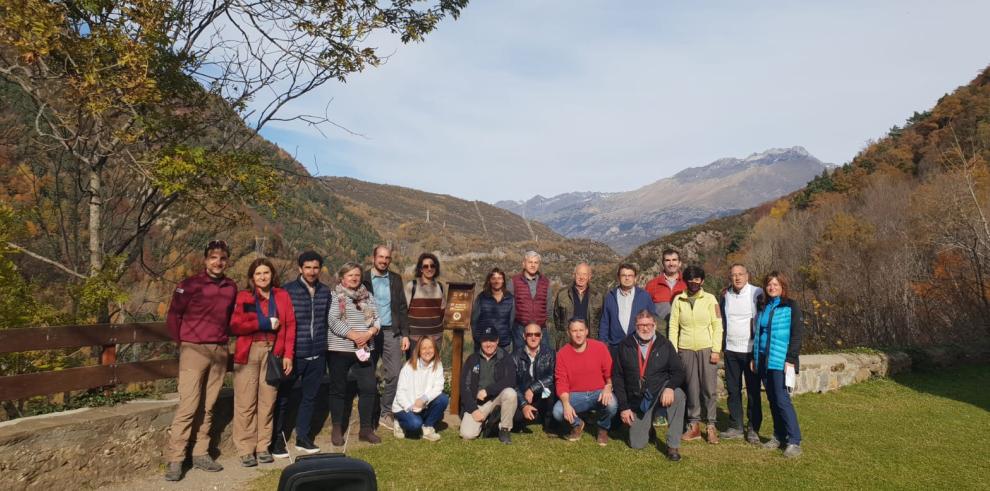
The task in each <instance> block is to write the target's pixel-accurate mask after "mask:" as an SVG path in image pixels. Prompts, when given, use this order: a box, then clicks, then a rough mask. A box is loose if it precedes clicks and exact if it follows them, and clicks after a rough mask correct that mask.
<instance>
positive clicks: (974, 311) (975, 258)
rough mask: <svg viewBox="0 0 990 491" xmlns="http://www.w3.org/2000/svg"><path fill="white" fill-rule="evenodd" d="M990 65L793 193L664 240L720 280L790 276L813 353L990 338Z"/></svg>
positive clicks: (641, 256) (651, 249)
mask: <svg viewBox="0 0 990 491" xmlns="http://www.w3.org/2000/svg"><path fill="white" fill-rule="evenodd" d="M988 162H990V68H988V69H986V70H984V71H983V72H982V73H980V74H979V76H977V77H976V79H974V80H973V81H972V82H971V83H969V84H968V85H965V86H962V87H960V88H958V89H957V90H956V91H955V92H953V93H952V94H947V95H945V96H944V97H942V98H941V99H939V101H938V103H937V104H936V105H935V106H934V107H933V108H931V110H929V111H925V112H922V113H918V112H916V113H914V114H913V115H912V116H911V117H910V118H908V119H907V121H906V122H905V123H904V125H903V126H901V125H898V126H894V127H893V128H891V130H890V131H889V133H888V134H887V135H886V136H884V137H882V138H880V139H879V140H877V141H875V142H872V143H871V144H870V145H868V146H867V147H866V148H865V149H864V150H863V151H861V152H860V153H859V154H858V155H857V156H856V157H855V158H854V159H853V160H852V161H851V162H850V163H848V164H846V165H844V166H842V167H841V168H839V169H837V170H835V171H834V172H832V173H831V174H827V175H823V176H820V177H818V178H816V179H814V180H813V181H812V182H811V183H809V185H808V186H807V187H806V188H805V189H803V190H801V191H798V192H796V193H793V194H792V195H791V196H789V197H787V198H784V199H781V200H778V201H775V202H772V203H768V204H766V205H764V206H761V207H758V208H755V209H752V210H749V211H747V212H745V213H743V214H741V215H737V216H733V217H728V218H723V219H720V220H717V221H714V222H709V223H707V224H704V225H700V226H697V227H694V228H692V229H689V230H686V231H683V232H680V233H677V234H674V235H671V236H667V237H663V238H660V239H658V240H656V241H653V242H651V243H649V244H646V245H644V246H642V247H640V248H639V249H637V250H636V251H635V252H633V254H632V255H631V256H630V259H632V260H636V261H638V262H640V263H641V264H643V265H644V266H647V267H652V268H653V269H654V270H656V269H657V266H656V263H657V262H658V261H659V259H660V257H659V252H660V250H662V248H663V247H666V246H674V247H678V248H680V249H682V250H683V251H684V252H685V259H686V260H687V261H688V262H700V263H703V264H704V266H705V268H706V270H707V271H709V272H710V273H711V274H713V275H718V276H719V278H717V279H716V281H713V282H712V283H713V285H712V286H714V287H717V286H718V285H721V284H724V280H723V279H722V278H721V277H722V276H724V275H725V274H724V273H725V271H726V270H727V267H728V265H729V264H731V263H732V262H736V261H739V262H742V263H745V264H747V265H749V266H750V269H751V270H752V271H753V272H754V273H755V275H756V276H757V277H761V276H762V275H765V274H766V273H768V272H769V271H771V270H775V269H776V270H781V271H784V272H786V273H788V274H789V275H790V278H791V283H792V284H791V287H792V290H793V292H794V294H795V296H796V297H797V298H798V299H800V300H801V302H802V306H803V308H804V310H805V312H806V314H807V321H808V326H809V331H808V333H809V341H810V342H809V343H808V344H807V345H806V347H807V349H822V348H837V347H845V346H856V345H867V346H892V345H896V346H911V345H919V344H930V343H940V342H966V340H968V339H973V338H974V337H980V338H983V337H985V336H986V335H987V334H990V278H988V274H990V263H988V260H990V222H988V216H990V173H988Z"/></svg>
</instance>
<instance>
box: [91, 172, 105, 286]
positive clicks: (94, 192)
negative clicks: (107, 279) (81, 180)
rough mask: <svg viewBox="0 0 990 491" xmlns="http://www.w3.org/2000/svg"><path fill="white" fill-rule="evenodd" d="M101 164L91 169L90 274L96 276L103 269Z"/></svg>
mask: <svg viewBox="0 0 990 491" xmlns="http://www.w3.org/2000/svg"><path fill="white" fill-rule="evenodd" d="M100 167H102V166H101V165H96V166H93V167H91V168H90V169H89V189H88V191H89V274H90V276H95V275H96V274H98V273H99V272H100V270H101V269H103V247H102V244H101V243H100V235H101V232H102V231H103V228H102V227H103V225H102V223H101V220H100V218H101V217H100V213H101V212H102V209H101V208H102V207H103V199H102V197H101V196H100V191H101V188H102V187H103V181H102V179H101V177H100Z"/></svg>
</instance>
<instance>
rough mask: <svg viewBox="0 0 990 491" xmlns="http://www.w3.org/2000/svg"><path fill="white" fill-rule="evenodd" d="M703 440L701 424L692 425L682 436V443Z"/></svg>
mask: <svg viewBox="0 0 990 491" xmlns="http://www.w3.org/2000/svg"><path fill="white" fill-rule="evenodd" d="M700 439H701V423H692V424H691V425H689V426H688V430H687V431H685V432H684V434H683V435H681V441H682V442H689V441H692V440H700Z"/></svg>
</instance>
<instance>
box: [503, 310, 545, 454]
mask: <svg viewBox="0 0 990 491" xmlns="http://www.w3.org/2000/svg"><path fill="white" fill-rule="evenodd" d="M523 336H524V337H525V342H526V345H525V347H524V348H523V349H521V350H516V351H514V352H512V357H513V358H515V362H516V400H517V401H519V409H518V410H517V411H516V416H515V425H516V427H517V428H521V427H522V426H524V425H525V424H527V423H530V422H533V421H536V420H537V419H539V420H542V422H543V431H544V432H545V433H547V434H550V435H552V434H553V433H552V432H551V431H550V423H551V422H552V421H553V417H552V416H551V414H550V412H551V411H552V410H553V403H554V391H553V369H554V364H555V362H556V353H555V352H554V351H553V350H552V349H549V348H547V347H546V346H543V345H542V344H541V343H540V341H541V340H542V339H541V338H542V337H543V330H542V329H541V328H540V325H539V324H533V323H531V324H529V325H528V326H526V328H525V330H524V331H523Z"/></svg>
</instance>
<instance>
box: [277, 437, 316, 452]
mask: <svg viewBox="0 0 990 491" xmlns="http://www.w3.org/2000/svg"><path fill="white" fill-rule="evenodd" d="M296 450H298V451H300V452H304V453H308V454H314V453H316V452H319V451H320V447H317V446H316V444H315V443H313V441H312V440H310V439H309V438H299V437H296ZM286 455H287V456H288V453H286ZM276 457H278V455H276Z"/></svg>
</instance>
